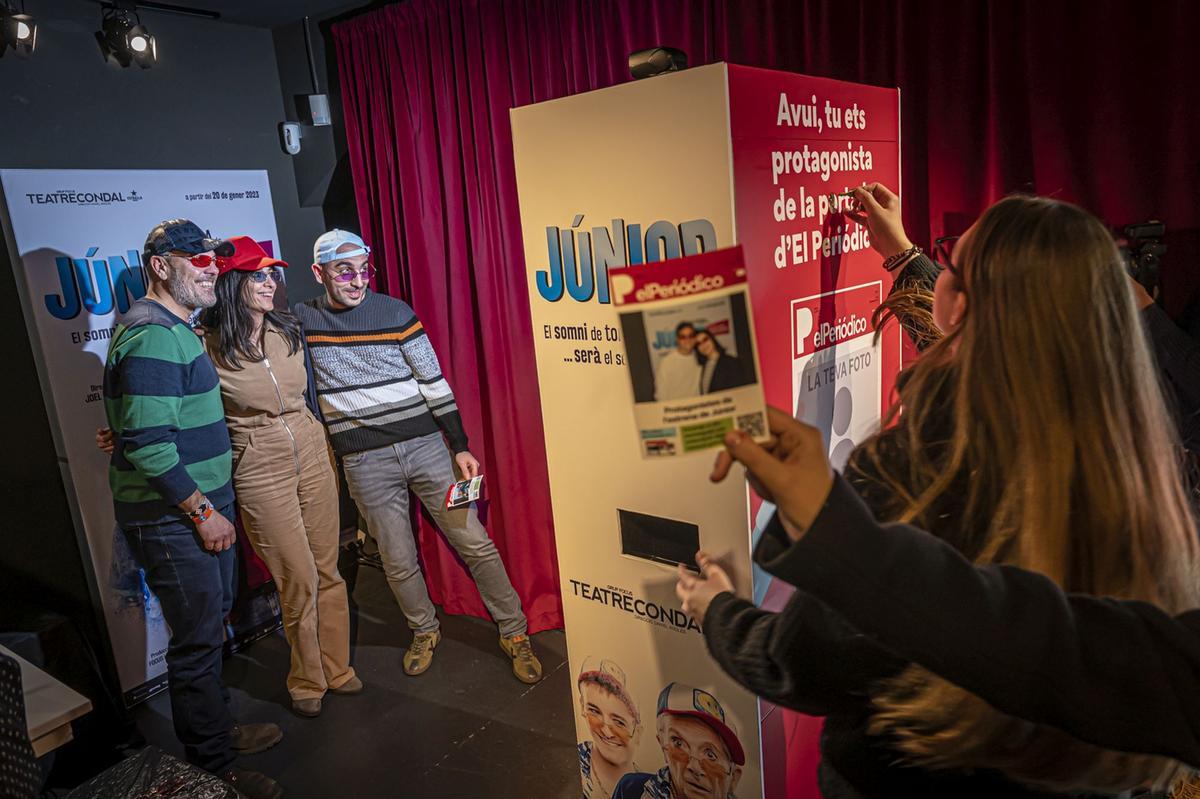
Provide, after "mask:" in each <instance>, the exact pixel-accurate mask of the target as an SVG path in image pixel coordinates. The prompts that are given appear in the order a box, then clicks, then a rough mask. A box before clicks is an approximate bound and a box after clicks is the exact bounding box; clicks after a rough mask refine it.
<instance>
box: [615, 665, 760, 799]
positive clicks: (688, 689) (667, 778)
mask: <svg viewBox="0 0 1200 799" xmlns="http://www.w3.org/2000/svg"><path fill="white" fill-rule="evenodd" d="M657 726H658V745H659V746H661V747H662V750H663V757H664V758H665V759H666V761H667V764H666V766H664V767H663V768H661V769H659V770H658V772H657V773H655V774H644V773H643V774H627V775H626V776H625V777H623V778H622V779H621V781H620V782H619V783H617V789H616V790H615V791H614V792H613V799H733V797H734V794H733V791H734V789H735V788H737V784H738V780H740V779H741V778H742V767H743V766H745V765H746V752H745V750H744V749H743V748H742V742H741V740H740V739H739V738H738V736H737V733H736V732H734V730H733V727H731V726H730V725H729V722H727V721H726V719H725V709H724V708H723V707H721V703H720V702H718V701H717V698H716V697H715V696H713V695H712V694H710V693H709V692H708V691H703V690H701V689H699V688H694V687H692V686H690V685H684V684H683V683H678V682H673V683H668V684H667V687H665V688H663V689H662V692H661V693H659V695H658V720H657Z"/></svg>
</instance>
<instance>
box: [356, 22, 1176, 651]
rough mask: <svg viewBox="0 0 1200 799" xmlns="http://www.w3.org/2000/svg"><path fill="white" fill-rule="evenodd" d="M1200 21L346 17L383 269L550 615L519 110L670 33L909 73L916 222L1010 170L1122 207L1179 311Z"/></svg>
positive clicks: (371, 234) (937, 229) (360, 199)
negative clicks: (1148, 222) (1162, 240)
mask: <svg viewBox="0 0 1200 799" xmlns="http://www.w3.org/2000/svg"><path fill="white" fill-rule="evenodd" d="M1197 30H1200V4H1195V3H1191V2H1184V1H1183V0H1179V1H1178V2H1147V3H1134V2H1125V1H1124V0H1107V1H1106V0H1099V1H1096V0H1093V1H1092V2H1086V3H1085V2H1065V1H1063V2H1045V0H1039V1H1037V2H1035V1H1034V0H991V1H990V2H987V1H985V0H939V1H937V2H935V1H934V0H925V2H919V1H918V0H905V1H904V2H895V3H888V4H884V3H877V2H873V1H872V0H779V1H778V2H772V1H769V0H411V1H410V2H404V3H399V4H397V5H393V6H387V7H384V8H381V9H378V10H375V11H372V12H370V13H367V14H364V15H362V16H359V17H356V18H353V19H350V20H348V21H346V22H342V23H340V24H337V25H335V26H334V28H333V34H334V41H335V46H336V51H337V68H338V72H339V76H340V83H341V91H342V100H343V105H344V108H345V123H346V133H347V139H348V143H349V152H350V160H351V168H352V172H353V176H354V184H355V193H356V198H357V203H358V212H359V218H360V221H361V226H362V234H363V236H364V237H365V238H366V239H367V240H368V241H369V242H370V243H371V244H372V245H373V246H374V248H375V260H376V263H377V265H379V266H380V267H382V269H383V271H382V274H381V275H380V276H379V278H378V288H379V289H380V290H382V291H386V292H387V293H389V294H394V295H396V296H399V297H403V298H405V299H406V300H408V301H409V302H410V303H411V304H412V305H413V307H414V308H415V309H416V311H417V313H418V314H419V315H420V316H421V317H422V319H423V320H424V322H425V325H426V328H427V329H428V331H429V335H430V337H431V339H432V341H433V343H434V346H435V347H436V348H437V350H438V352H439V353H440V354H441V357H442V361H443V368H444V369H445V371H446V372H447V374H448V375H449V378H450V381H451V384H452V385H453V387H454V389H455V391H456V393H457V395H458V397H459V404H460V406H461V407H462V409H463V417H464V420H465V422H466V424H467V428H468V430H469V432H470V433H471V434H472V436H473V438H472V441H473V445H472V449H473V450H474V451H475V454H476V455H477V456H479V457H480V459H481V460H482V462H483V464H484V471H485V473H486V474H487V475H488V479H489V480H490V482H491V493H492V496H493V497H494V498H495V499H496V501H495V502H494V503H493V506H492V509H491V518H490V520H489V522H490V524H489V527H490V530H491V533H492V535H493V537H494V538H495V540H496V542H497V545H498V546H499V548H500V551H501V554H502V555H503V557H504V560H505V562H506V563H507V564H508V567H509V572H510V574H511V575H512V577H513V581H514V583H515V584H516V586H517V589H518V591H519V592H520V594H521V597H522V599H523V600H524V603H525V607H526V611H527V612H528V614H529V616H530V622H531V625H532V628H533V629H535V630H537V629H543V628H546V627H554V626H560V625H561V607H560V604H559V598H558V589H557V566H556V564H555V556H554V546H553V531H552V528H551V515H550V500H549V491H548V486H547V476H546V467H545V457H544V448H543V440H542V427H541V417H540V411H539V402H538V389H537V376H536V372H535V367H534V360H533V348H532V333H531V330H530V323H529V309H528V300H527V295H526V287H525V286H526V283H525V281H526V278H525V267H524V262H523V254H522V246H521V230H520V224H519V213H518V207H517V196H516V186H515V181H514V178H513V161H512V140H511V132H510V128H509V118H508V111H509V109H510V108H512V107H515V106H520V105H525V104H528V103H533V102H540V101H543V100H550V99H553V98H556V97H562V96H565V95H569V94H575V93H577V92H582V91H587V90H590V89H596V88H600V87H603V86H609V85H612V84H615V83H620V82H623V81H626V80H629V75H628V70H627V67H626V56H627V54H628V53H629V52H631V51H633V50H637V49H641V48H644V47H649V46H652V45H659V44H661V45H668V46H673V47H678V48H680V49H682V50H684V51H686V52H687V53H688V55H689V57H690V60H691V63H692V64H693V65H698V64H704V63H709V62H713V61H722V60H723V61H731V62H736V63H741V64H748V65H752V66H762V67H769V68H775V69H783V70H791V71H795V72H802V73H806V74H811V75H821V76H827V77H833V78H840V79H843V80H851V81H857V82H863V83H871V84H876V85H882V86H900V88H901V106H902V109H903V112H902V116H903V124H902V131H903V134H902V135H903V143H902V152H903V155H904V164H903V187H902V189H903V197H904V209H905V220H906V224H907V226H908V229H909V234H910V236H911V237H912V238H913V239H914V240H917V241H925V242H928V241H929V240H931V239H932V238H933V237H935V236H939V235H943V234H946V233H960V232H962V230H963V229H965V227H966V226H967V224H969V223H970V221H971V220H972V219H974V218H975V216H977V215H978V214H979V212H980V211H982V210H983V209H984V208H985V207H986V206H987V205H988V204H990V203H991V202H993V201H994V200H996V199H998V198H999V197H1001V196H1003V195H1004V194H1006V193H1008V192H1010V191H1014V190H1024V191H1036V192H1038V193H1040V194H1049V195H1053V196H1057V197H1061V198H1064V199H1069V200H1073V201H1076V202H1079V203H1081V204H1082V205H1084V206H1085V207H1087V208H1089V209H1091V210H1092V211H1094V212H1095V213H1097V214H1098V215H1099V216H1101V217H1102V218H1103V219H1105V220H1106V221H1108V222H1110V223H1112V224H1124V223H1127V222H1132V221H1140V220H1143V219H1147V218H1150V217H1156V218H1158V219H1161V220H1163V221H1164V222H1166V224H1167V226H1168V230H1169V236H1170V238H1169V242H1170V247H1171V252H1170V254H1169V255H1168V262H1167V266H1166V267H1165V275H1164V278H1165V280H1164V282H1165V284H1166V289H1167V292H1168V294H1167V296H1168V298H1169V299H1170V300H1171V305H1172V307H1173V309H1174V310H1178V308H1179V307H1180V306H1181V305H1182V303H1183V302H1184V301H1185V300H1186V299H1187V297H1188V296H1190V294H1191V293H1192V290H1193V288H1194V287H1195V284H1196V283H1197V282H1200V276H1197V275H1196V274H1195V270H1191V269H1188V268H1186V266H1187V265H1189V264H1191V263H1194V262H1195V260H1196V258H1197V256H1200V201H1198V190H1197V187H1198V186H1200V167H1198V164H1200V157H1198V155H1197V153H1200V122H1198V119H1200V112H1198V111H1197V109H1200V80H1198V79H1197V78H1196V77H1195V74H1194V73H1195V66H1194V63H1193V62H1194V55H1193V54H1194V50H1193V48H1194V47H1195V46H1196V45H1195V43H1194V39H1195V34H1196V31H1197ZM563 134H564V135H568V136H569V135H570V131H569V130H565V131H564V132H563ZM1171 264H1175V268H1174V269H1173V270H1172V269H1171ZM586 475H587V453H580V466H579V477H580V478H581V479H582V480H583V481H584V482H586ZM421 536H422V549H423V551H424V553H425V566H426V575H427V579H428V582H429V583H430V591H431V594H432V595H433V597H434V599H435V601H438V602H440V603H442V604H443V605H444V606H445V608H446V609H447V610H448V611H450V612H453V613H473V614H478V615H483V614H484V609H483V605H482V602H481V601H480V600H479V597H478V595H477V593H476V592H475V590H474V587H473V586H472V585H471V583H470V579H469V576H468V575H467V573H466V571H465V569H464V568H463V567H462V565H461V563H460V562H458V560H457V559H456V558H454V557H453V555H452V553H451V552H450V551H449V549H448V548H447V547H446V546H445V544H444V543H443V542H442V541H441V539H440V538H439V537H438V536H436V534H435V533H433V532H432V530H431V529H430V528H429V527H427V526H426V527H424V528H423V529H422V532H421Z"/></svg>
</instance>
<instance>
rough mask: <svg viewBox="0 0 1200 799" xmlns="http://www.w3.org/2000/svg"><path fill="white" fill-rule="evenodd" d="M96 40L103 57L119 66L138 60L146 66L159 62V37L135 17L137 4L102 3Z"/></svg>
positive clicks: (139, 63) (138, 62) (136, 62)
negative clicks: (104, 4)
mask: <svg viewBox="0 0 1200 799" xmlns="http://www.w3.org/2000/svg"><path fill="white" fill-rule="evenodd" d="M100 13H101V21H100V30H99V31H97V32H96V41H98V42H99V43H100V51H101V52H102V53H103V54H104V57H105V58H106V59H108V60H109V61H112V62H113V63H115V64H120V65H121V66H122V67H128V66H130V65H132V64H137V65H138V66H139V67H141V68H142V69H149V68H150V67H152V66H154V65H155V64H157V63H158V41H157V40H156V39H155V38H154V37H153V36H152V35H151V34H150V31H148V30H146V26H145V25H143V24H142V20H141V18H140V17H138V13H137V8H136V4H135V3H132V2H117V3H114V4H113V5H111V6H102V10H101V12H100Z"/></svg>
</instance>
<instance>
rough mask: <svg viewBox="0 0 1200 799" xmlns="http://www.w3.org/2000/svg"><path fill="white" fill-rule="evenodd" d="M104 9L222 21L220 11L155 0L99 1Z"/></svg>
mask: <svg viewBox="0 0 1200 799" xmlns="http://www.w3.org/2000/svg"><path fill="white" fill-rule="evenodd" d="M97 2H98V3H99V4H100V6H101V7H103V8H109V9H123V10H126V11H134V10H138V9H141V10H143V11H161V12H162V13H164V14H181V15H183V16H186V17H202V18H204V19H220V18H221V13H220V12H219V11H209V10H208V9H205V8H192V7H191V6H177V5H174V4H173V3H158V2H154V0H97Z"/></svg>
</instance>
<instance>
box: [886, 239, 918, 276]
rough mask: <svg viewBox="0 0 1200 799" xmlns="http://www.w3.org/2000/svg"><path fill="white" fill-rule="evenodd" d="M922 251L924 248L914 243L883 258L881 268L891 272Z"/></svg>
mask: <svg viewBox="0 0 1200 799" xmlns="http://www.w3.org/2000/svg"><path fill="white" fill-rule="evenodd" d="M922 252H924V250H922V249H921V248H920V247H918V246H917V245H915V244H914V245H913V246H911V247H909V248H908V249H907V250H905V251H904V252H898V253H896V254H895V255H892V256H889V257H888V258H887V259H885V260H884V262H883V268H884V269H885V270H887V271H888V272H892V271H894V270H896V269H897V268H899V267H901V266H903V265H904V264H906V263H908V261H909V260H910V259H912V258H915V257H916V256H918V255H920V254H921V253H922Z"/></svg>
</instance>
